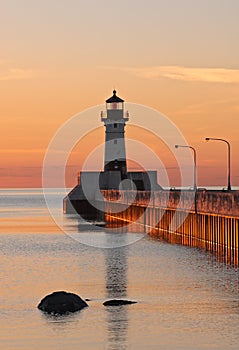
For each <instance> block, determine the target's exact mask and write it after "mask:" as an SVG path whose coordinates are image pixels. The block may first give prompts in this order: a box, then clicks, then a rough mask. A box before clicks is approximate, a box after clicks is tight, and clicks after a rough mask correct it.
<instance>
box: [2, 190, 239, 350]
mask: <svg viewBox="0 0 239 350" xmlns="http://www.w3.org/2000/svg"><path fill="white" fill-rule="evenodd" d="M49 196H50V197H51V198H52V208H53V209H54V210H55V215H56V217H58V219H59V221H61V222H62V225H63V226H64V228H65V230H66V231H67V232H69V234H72V236H74V235H76V233H77V238H78V241H77V240H74V239H73V238H72V237H71V236H70V235H69V234H68V235H67V234H65V233H63V232H62V231H61V229H60V228H59V227H58V226H57V225H56V224H55V222H54V221H53V220H52V218H51V216H50V215H49V213H48V210H47V208H46V205H45V201H44V197H43V194H42V192H41V190H39V189H34V190H29V189H27V190H1V191H0V232H1V234H0V248H1V249H0V262H1V265H0V349H4V350H10V349H11V350H13V349H14V350H15V349H21V350H29V349H32V350H33V349H44V350H48V349H57V350H60V349H64V350H65V349H71V350H75V349H86V350H88V349H112V350H121V349H133V350H135V349H162V350H167V349H172V350H175V349H182V350H185V349H186V350H187V349H190V350H191V349H222V350H227V349H238V343H239V294H238V289H239V288H238V286H239V284H238V270H237V269H236V268H234V267H230V266H227V265H225V264H223V263H221V262H219V261H217V260H216V258H215V257H213V256H212V255H211V254H210V253H206V252H204V251H200V250H198V249H194V248H189V247H184V246H179V245H173V244H168V243H164V242H161V241H158V240H155V239H152V238H150V237H148V236H141V235H139V234H138V235H137V233H128V234H126V233H124V234H120V235H121V236H120V237H121V238H120V239H121V241H122V240H125V242H126V243H128V242H131V241H134V240H135V242H134V243H132V244H128V245H126V246H124V247H120V248H114V249H103V248H96V247H93V246H90V245H87V244H83V243H84V242H88V241H90V242H91V243H92V237H97V239H98V241H99V242H100V241H101V242H104V243H105V242H107V239H108V237H110V239H111V240H112V239H113V238H114V236H115V239H116V240H117V239H118V237H119V236H117V235H119V234H118V233H110V232H108V231H107V232H106V231H105V230H104V229H103V228H101V229H99V230H97V229H95V230H94V226H93V227H92V226H89V227H87V225H85V224H82V225H81V223H80V222H79V220H78V219H77V218H74V217H69V218H66V217H63V215H62V207H61V203H62V197H63V196H64V194H63V193H62V192H61V191H59V190H51V191H49ZM54 203H55V204H54ZM54 205H55V207H54ZM81 236H82V240H81ZM132 237H133V238H132ZM81 242H83V243H81ZM91 245H92V244H91ZM97 245H99V244H98V243H97ZM56 290H66V291H71V292H74V293H77V294H79V295H80V296H81V297H82V298H89V299H90V300H91V301H89V308H86V309H84V310H83V311H81V312H78V313H75V314H72V315H68V316H64V317H63V316H60V317H54V316H47V315H45V314H43V313H42V312H41V311H39V310H38V309H37V308H36V306H37V304H38V303H39V301H40V300H41V299H42V298H43V297H44V296H45V295H46V294H48V293H50V292H52V291H56ZM111 298H127V299H130V300H135V301H137V302H138V303H137V304H133V305H127V306H119V307H104V306H103V305H102V303H103V302H104V301H105V300H107V299H111Z"/></svg>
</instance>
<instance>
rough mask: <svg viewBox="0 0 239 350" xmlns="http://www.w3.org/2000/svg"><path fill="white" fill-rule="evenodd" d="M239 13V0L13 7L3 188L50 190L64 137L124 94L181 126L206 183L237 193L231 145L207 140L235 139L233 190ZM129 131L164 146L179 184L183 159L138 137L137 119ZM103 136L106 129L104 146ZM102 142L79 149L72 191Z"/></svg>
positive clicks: (5, 72) (6, 13)
mask: <svg viewBox="0 0 239 350" xmlns="http://www.w3.org/2000/svg"><path fill="white" fill-rule="evenodd" d="M136 5H137V6H136ZM119 7H120V8H119ZM238 11H239V4H238V2H237V1H236V0H232V1H231V2H230V7H229V6H228V2H227V1H220V3H219V2H218V1H215V0H212V1H210V2H208V1H201V2H200V3H199V2H198V1H186V0H182V1H180V2H176V1H169V2H168V3H167V4H165V1H156V0H151V1H149V2H147V6H146V3H145V1H135V0H133V1H131V2H129V1H126V0H123V1H121V2H120V4H116V3H115V2H112V1H103V2H99V3H97V4H95V2H94V6H93V3H91V1H89V3H88V2H87V3H83V2H79V1H74V0H70V1H66V0H62V1H60V2H59V1H55V0H52V1H50V2H49V1H46V0H43V1H41V2H40V3H39V2H37V1H29V0H24V1H22V2H19V1H16V0H15V1H14V0H11V1H9V2H5V3H4V4H3V5H2V10H1V14H0V27H1V28H0V29H1V30H0V36H1V38H0V39H1V54H0V96H1V99H0V101H1V103H0V118H1V131H0V133H1V137H0V155H1V166H0V187H40V186H41V168H42V162H43V159H44V154H45V150H46V148H47V146H48V144H49V142H50V141H51V139H52V137H53V136H54V134H55V133H56V131H57V129H58V128H59V127H60V126H61V125H62V124H63V123H64V122H65V121H67V120H68V119H69V118H70V117H71V116H73V115H75V114H76V113H78V112H80V111H82V110H84V109H85V108H87V107H91V106H94V105H98V104H102V103H104V101H105V99H106V98H108V97H110V96H111V94H112V89H113V88H116V89H117V91H118V94H119V96H120V97H122V98H124V99H125V100H126V101H127V102H133V103H139V104H143V105H146V106H149V107H153V108H155V109H157V110H159V111H161V112H162V113H163V114H165V115H166V116H167V117H168V118H170V119H171V120H172V121H173V122H174V123H175V124H176V126H177V127H178V129H179V130H181V132H182V134H183V135H184V137H185V138H186V140H187V142H188V143H189V144H190V145H192V146H194V147H195V148H196V149H197V158H198V183H199V185H200V186H204V185H221V186H225V185H226V165H227V163H226V156H227V154H226V147H225V145H224V144H221V143H218V142H210V143H206V142H205V141H204V138H205V137H206V136H209V137H221V138H226V139H227V140H229V141H230V142H231V146H232V184H233V185H239V161H238V159H239V138H238V130H239V118H238V116H239V67H238V62H239V46H238V34H239V22H238V18H237V16H236V14H237V13H238ZM95 118H96V120H97V121H99V115H95ZM145 118H147V116H145ZM96 124H97V123H96ZM127 133H128V134H126V135H127V137H130V138H135V139H140V138H141V140H143V141H144V142H146V141H147V142H146V143H147V144H148V145H151V147H152V148H153V149H155V152H156V153H157V154H158V156H159V157H160V158H161V159H162V161H163V162H164V165H165V167H166V169H168V172H169V177H170V179H171V185H172V186H173V185H176V184H177V183H178V181H179V178H178V174H177V171H176V170H175V171H174V161H173V159H172V158H170V157H168V156H167V150H165V149H164V148H163V146H162V144H161V143H160V141H159V140H153V139H152V138H151V137H150V136H149V135H148V136H147V137H146V136H145V135H141V134H140V133H139V132H138V131H136V130H135V129H134V128H131V129H130V121H129V123H128V129H127ZM103 139H104V129H103V127H102V128H101V129H99V131H98V136H97V140H98V141H99V140H103ZM79 141H80V140H79ZM95 141H96V138H95V137H92V135H91V136H89V137H88V140H83V141H80V142H83V143H84V147H80V148H76V149H75V152H74V153H73V154H72V155H71V156H70V158H69V162H68V165H69V168H67V183H68V185H69V186H73V185H74V183H75V178H76V173H77V169H79V168H80V167H81V164H82V161H83V160H84V159H85V157H86V156H87V154H88V152H89V150H90V149H92V145H94V144H95ZM178 151H179V150H178ZM102 165H103V155H102ZM151 168H152V169H153V168H154V164H152V166H151Z"/></svg>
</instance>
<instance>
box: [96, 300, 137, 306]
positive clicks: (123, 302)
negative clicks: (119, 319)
mask: <svg viewBox="0 0 239 350" xmlns="http://www.w3.org/2000/svg"><path fill="white" fill-rule="evenodd" d="M136 303H137V301H131V300H121V299H112V300H107V301H105V302H104V303H103V305H104V306H119V305H129V304H136Z"/></svg>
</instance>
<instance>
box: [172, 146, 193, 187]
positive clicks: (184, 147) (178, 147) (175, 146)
mask: <svg viewBox="0 0 239 350" xmlns="http://www.w3.org/2000/svg"><path fill="white" fill-rule="evenodd" d="M179 147H182V148H190V149H191V150H192V151H193V158H194V184H193V189H194V191H197V155H196V150H195V148H194V147H192V146H186V145H183V146H182V145H175V148H179Z"/></svg>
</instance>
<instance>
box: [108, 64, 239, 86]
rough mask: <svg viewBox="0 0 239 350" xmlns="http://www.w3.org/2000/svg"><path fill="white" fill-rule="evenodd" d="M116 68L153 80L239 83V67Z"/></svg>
mask: <svg viewBox="0 0 239 350" xmlns="http://www.w3.org/2000/svg"><path fill="white" fill-rule="evenodd" d="M113 69H114V68H113ZM115 69H120V70H123V71H126V72H129V73H131V74H134V75H136V76H138V77H141V78H144V79H151V80H158V79H160V78H167V79H172V80H181V81H186V82H207V83H236V84H238V83H239V69H228V68H199V67H196V68H191V67H183V66H153V67H139V68H134V67H126V68H122V67H121V68H119V67H118V68H115Z"/></svg>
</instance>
